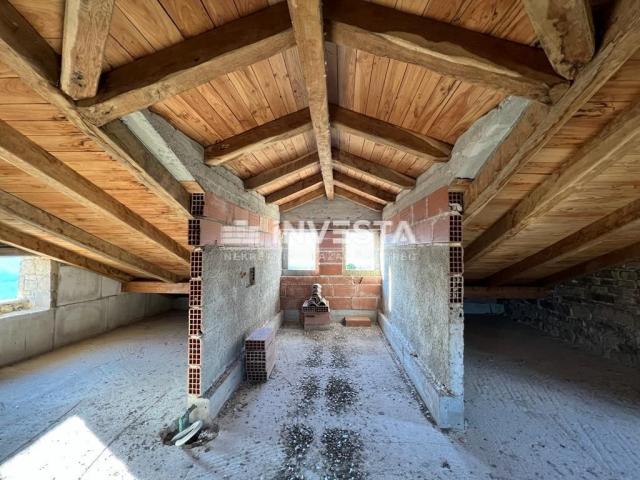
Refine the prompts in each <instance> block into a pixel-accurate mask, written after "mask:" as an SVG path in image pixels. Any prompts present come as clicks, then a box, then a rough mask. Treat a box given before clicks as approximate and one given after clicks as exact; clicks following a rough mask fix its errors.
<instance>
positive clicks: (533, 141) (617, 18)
mask: <svg viewBox="0 0 640 480" xmlns="http://www.w3.org/2000/svg"><path fill="white" fill-rule="evenodd" d="M638 45H640V2H638V1H637V0H620V1H619V2H617V3H616V5H615V8H614V11H613V12H612V15H611V16H610V18H609V24H608V26H607V29H606V32H605V35H604V37H603V40H602V43H601V47H600V49H599V50H598V52H597V53H596V55H595V56H594V57H593V59H592V60H591V62H589V63H588V64H587V65H586V66H585V67H584V68H583V69H582V70H581V71H580V72H579V73H578V75H577V76H576V78H575V81H574V82H573V84H572V85H571V87H570V88H569V90H567V92H566V93H565V94H564V95H563V96H562V98H560V100H559V101H558V102H557V103H556V104H555V105H553V106H552V107H550V108H548V109H547V108H544V106H543V105H538V104H532V105H530V106H529V108H528V109H527V110H526V111H525V112H524V114H523V115H521V116H520V118H519V120H518V121H517V123H516V124H515V125H514V127H513V128H512V129H511V131H510V132H509V134H508V135H507V136H506V137H505V139H504V140H503V141H502V143H501V144H500V145H499V146H498V147H497V148H496V149H495V151H494V153H493V155H492V156H491V158H489V159H488V160H487V161H486V162H485V164H484V165H483V167H482V169H481V170H480V172H479V174H478V176H476V178H475V180H474V181H473V182H472V184H471V185H470V186H469V190H468V192H467V195H466V197H465V203H466V210H465V219H464V222H465V224H468V223H469V222H471V220H472V219H473V218H474V217H475V216H477V215H478V214H479V213H480V212H481V211H482V210H483V209H484V208H485V207H486V206H487V205H488V204H489V203H490V202H491V201H492V200H493V199H494V198H495V197H496V196H497V195H498V194H499V193H500V192H501V191H502V190H503V189H504V188H505V186H506V185H507V184H508V183H509V181H510V180H511V178H513V176H514V175H516V174H517V173H518V172H519V171H520V170H521V169H522V168H523V167H524V165H526V164H527V162H529V160H530V159H532V158H533V157H534V156H535V155H536V154H537V153H538V152H539V151H540V150H541V149H542V148H543V147H544V146H545V145H546V144H547V142H549V140H551V138H552V137H553V136H554V135H555V134H556V133H557V132H558V131H559V130H560V128H562V126H563V125H564V124H565V123H567V121H568V120H569V119H570V118H571V117H573V115H575V114H576V112H578V110H580V108H582V107H583V106H584V105H585V104H586V103H587V102H588V101H589V100H590V99H591V97H593V95H594V94H595V93H596V92H597V91H598V90H600V88H601V87H602V86H603V85H604V84H605V83H606V82H607V80H609V79H610V78H611V77H612V76H613V75H614V74H615V73H616V72H617V71H618V70H619V69H620V67H622V65H624V63H625V62H626V61H627V60H628V59H629V58H630V57H631V56H632V55H633V54H634V53H635V51H636V50H637V49H638Z"/></svg>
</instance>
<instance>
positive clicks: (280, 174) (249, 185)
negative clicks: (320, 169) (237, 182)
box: [244, 152, 318, 190]
mask: <svg viewBox="0 0 640 480" xmlns="http://www.w3.org/2000/svg"><path fill="white" fill-rule="evenodd" d="M317 163H318V154H317V153H316V152H312V153H308V154H306V155H303V156H302V157H300V158H296V159H295V160H291V161H290V162H287V163H285V164H284V165H280V166H279V167H275V168H271V169H269V170H267V171H265V172H262V173H260V174H258V175H255V176H253V177H250V178H247V179H246V180H245V181H244V188H246V189H247V190H258V189H260V188H265V187H268V186H269V185H271V184H273V183H275V182H278V181H280V180H284V179H286V178H288V177H292V176H294V175H297V174H299V173H301V172H304V171H305V170H307V169H308V168H309V167H311V166H313V165H315V164H317Z"/></svg>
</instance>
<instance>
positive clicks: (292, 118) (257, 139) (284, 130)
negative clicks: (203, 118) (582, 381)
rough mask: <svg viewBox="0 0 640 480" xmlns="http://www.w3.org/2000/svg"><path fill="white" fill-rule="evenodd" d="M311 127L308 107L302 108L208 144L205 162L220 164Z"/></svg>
mask: <svg viewBox="0 0 640 480" xmlns="http://www.w3.org/2000/svg"><path fill="white" fill-rule="evenodd" d="M312 129H313V125H312V124H311V116H310V115H309V109H308V108H304V109H302V110H298V111H297V112H294V113H290V114H289V115H285V116H284V117H280V118H276V119H275V120H272V121H271V122H267V123H265V124H262V125H259V126H257V127H255V128H252V129H251V130H247V131H246V132H243V133H240V134H238V135H235V136H233V137H231V138H227V139H225V140H221V141H219V142H217V143H214V144H213V145H209V146H208V147H207V148H206V149H205V151H204V159H205V163H206V164H207V165H222V164H223V163H227V162H231V161H232V160H236V159H237V158H240V157H241V156H242V155H247V154H249V153H253V152H255V151H258V150H262V149H263V148H266V147H268V146H269V145H271V144H273V143H276V142H282V141H284V140H288V139H290V138H292V137H295V136H296V135H300V134H302V133H306V132H308V131H310V130H312Z"/></svg>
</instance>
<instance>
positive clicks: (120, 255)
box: [0, 190, 180, 282]
mask: <svg viewBox="0 0 640 480" xmlns="http://www.w3.org/2000/svg"><path fill="white" fill-rule="evenodd" d="M0 213H1V214H2V215H3V216H6V217H9V218H11V219H12V220H16V221H19V222H20V223H24V224H26V225H29V226H31V227H35V228H37V229H39V230H42V231H43V232H45V233H47V234H49V235H52V236H55V237H56V238H59V239H60V240H64V241H65V242H66V243H71V244H73V245H75V246H77V247H80V248H82V249H84V250H87V251H89V252H91V253H93V254H95V255H99V256H100V257H102V258H104V259H106V260H108V261H109V262H110V263H111V264H114V265H116V266H117V267H118V268H119V269H120V270H124V271H133V272H136V273H137V274H138V275H144V276H148V277H151V278H156V279H158V280H162V281H168V282H176V281H178V280H179V279H180V276H179V275H176V274H175V273H172V272H170V271H168V270H165V269H164V268H161V267H158V266H157V265H154V264H152V263H151V262H148V261H146V260H144V259H143V258H140V257H138V256H136V255H133V254H131V253H129V252H127V251H126V250H124V249H122V248H120V247H117V246H115V245H113V244H111V243H109V242H106V241H104V240H102V239H100V238H98V237H95V236H94V235H91V234H90V233H87V232H85V231H84V230H82V229H80V228H78V227H76V226H74V225H71V224H70V223H67V222H65V221H64V220H60V219H59V218H57V217H55V216H53V215H51V214H50V213H47V212H45V211H44V210H41V209H39V208H37V207H34V206H33V205H30V204H29V203H27V202H25V201H23V200H21V199H19V198H18V197H15V196H13V195H10V194H8V193H6V192H4V191H2V190H0Z"/></svg>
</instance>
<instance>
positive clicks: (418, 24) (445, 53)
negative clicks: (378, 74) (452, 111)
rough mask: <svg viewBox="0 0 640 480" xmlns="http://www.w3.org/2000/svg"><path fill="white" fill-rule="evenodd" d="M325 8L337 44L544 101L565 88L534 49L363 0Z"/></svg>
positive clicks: (335, 0)
mask: <svg viewBox="0 0 640 480" xmlns="http://www.w3.org/2000/svg"><path fill="white" fill-rule="evenodd" d="M324 9H325V16H326V17H327V19H328V22H327V39H328V40H329V41H331V42H334V43H337V44H340V45H345V46H348V47H351V48H356V49H359V50H364V51H367V52H370V53H373V54H375V55H378V56H380V57H386V58H392V59H394V60H399V61H401V62H406V63H409V64H415V65H421V66H423V67H425V68H427V69H429V70H431V71H435V72H438V73H440V74H443V75H447V76H450V77H453V78H456V79H459V80H464V81H466V82H469V83H473V84H476V85H480V86H483V87H487V88H491V89H492V90H495V91H498V92H502V93H505V94H508V95H518V96H521V97H526V98H531V99H533V100H538V101H541V102H544V103H551V102H552V101H554V100H555V99H556V98H557V97H559V95H560V94H561V93H562V92H563V91H564V90H566V88H567V82H566V81H565V80H564V79H563V78H561V77H559V76H558V75H557V74H556V73H555V72H554V71H553V69H552V68H551V66H550V65H549V62H548V60H547V58H546V57H545V55H544V52H542V51H540V50H539V49H537V48H534V47H529V46H526V45H521V44H518V43H515V42H510V41H507V40H503V39H500V38H496V37H492V36H491V35H486V34H482V33H478V32H474V31H471V30H467V29H464V28H461V27H458V26H455V25H451V24H449V23H444V22H439V21H437V20H434V19H430V18H426V17H421V16H419V15H411V14H407V13H404V12H400V11H398V10H396V9H394V8H389V7H384V6H381V5H376V4H373V3H370V2H365V1H361V0H351V1H349V2H345V1H341V0H327V1H326V2H325V7H324Z"/></svg>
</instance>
